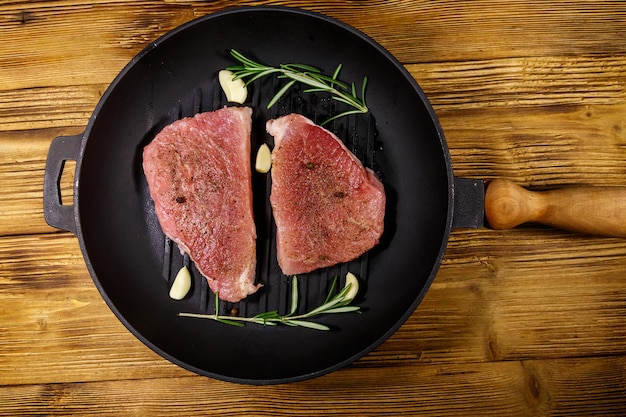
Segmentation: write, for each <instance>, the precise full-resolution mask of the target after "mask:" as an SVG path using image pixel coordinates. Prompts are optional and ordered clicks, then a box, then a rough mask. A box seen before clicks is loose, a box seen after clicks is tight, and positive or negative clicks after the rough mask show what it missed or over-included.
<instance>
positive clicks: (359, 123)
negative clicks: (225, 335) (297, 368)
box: [162, 74, 382, 326]
mask: <svg viewBox="0 0 626 417" xmlns="http://www.w3.org/2000/svg"><path fill="white" fill-rule="evenodd" d="M207 78H209V79H210V81H211V83H210V84H209V85H208V86H207V87H206V88H205V89H204V90H203V89H201V88H197V89H195V90H194V91H193V92H191V93H190V94H188V95H187V96H185V97H184V98H183V99H181V100H180V101H179V102H178V103H177V104H176V105H175V106H173V108H172V109H171V111H170V114H171V120H170V122H174V121H176V120H179V119H181V118H184V117H191V116H193V115H195V114H196V113H199V112H205V111H213V110H216V109H219V108H222V107H224V106H228V105H232V103H228V102H227V101H226V99H225V97H224V94H223V93H222V91H221V87H220V84H219V82H218V81H217V74H214V75H210V74H208V75H207ZM281 86H282V83H281V82H280V81H279V80H278V79H277V78H275V77H268V79H261V80H257V81H255V82H254V83H253V84H251V85H250V86H249V87H248V88H249V90H250V91H249V93H250V94H249V95H250V99H249V102H246V103H245V104H244V105H249V106H251V107H252V108H253V114H252V119H253V123H252V135H251V136H252V155H251V163H252V161H253V157H254V155H255V152H256V149H258V147H259V146H260V145H261V144H262V143H268V144H269V145H271V146H272V147H273V138H272V136H271V135H269V134H268V133H267V132H266V131H265V122H266V121H267V119H265V117H272V118H276V117H280V116H283V115H286V114H289V113H298V114H302V115H304V116H306V117H308V118H309V119H311V120H313V121H314V122H315V123H317V124H321V123H323V122H324V121H325V120H326V119H328V118H329V117H331V116H332V115H333V114H337V113H338V112H341V111H344V107H345V106H346V105H344V104H342V103H336V102H334V101H332V100H331V98H330V95H329V94H323V93H305V92H303V91H302V88H301V86H300V85H297V84H296V85H294V86H293V87H292V88H291V89H290V92H289V93H288V94H286V95H285V96H283V97H282V98H281V99H280V100H279V101H278V102H277V103H276V104H275V106H274V108H272V109H270V110H266V109H265V106H266V104H267V102H268V101H269V99H270V98H271V97H272V96H273V95H274V94H275V93H276V91H278V90H279V89H280V88H281ZM259 109H260V110H259ZM326 128H327V129H329V130H330V131H332V132H333V133H335V134H336V135H337V137H339V139H340V140H342V141H343V142H344V144H345V145H346V147H347V148H348V149H350V151H352V153H354V154H355V156H357V158H359V160H361V162H362V163H363V164H364V165H365V166H366V167H368V168H371V169H375V168H376V167H380V165H381V164H380V163H376V160H379V159H381V156H382V155H381V151H382V146H381V144H380V142H379V141H377V140H376V127H375V122H374V119H373V117H372V116H371V114H364V115H350V116H346V117H343V118H340V119H335V120H334V121H332V122H331V123H329V126H326ZM376 147H377V148H376ZM377 173H378V174H379V175H380V174H382V173H381V171H380V168H378V169H377ZM252 175H253V178H252V181H253V208H254V218H255V224H256V226H257V236H258V238H257V273H256V282H259V283H261V284H263V287H262V288H261V289H259V291H258V292H257V293H256V294H253V295H250V296H248V297H247V298H246V299H244V300H242V301H241V302H238V303H230V302H224V301H220V303H219V312H220V314H221V315H225V316H228V315H231V316H233V315H236V316H240V317H250V316H254V315H256V314H259V313H262V312H265V311H272V310H277V311H278V312H279V314H283V315H284V314H286V313H287V311H288V308H289V306H290V304H289V303H290V298H291V287H290V286H291V277H287V276H284V275H283V274H282V273H281V272H280V269H279V267H278V264H277V261H276V228H275V224H274V221H273V217H272V212H271V206H270V204H269V195H270V190H271V175H270V173H267V174H260V173H257V172H256V171H255V170H254V169H252ZM162 239H163V245H162V247H163V256H162V259H163V276H164V278H165V279H166V280H167V283H168V287H169V286H171V285H172V283H173V281H174V278H175V277H176V274H177V273H178V271H179V269H180V268H181V267H182V266H186V267H187V268H189V269H190V271H191V275H192V279H193V285H192V289H191V290H190V292H189V294H188V296H187V297H186V298H185V299H184V301H182V302H181V303H180V307H181V311H185V312H194V313H205V314H213V313H214V312H215V295H214V294H213V292H212V291H211V290H210V289H209V287H208V284H207V282H206V279H205V278H204V277H203V276H202V275H201V274H200V272H199V271H198V269H197V268H196V267H195V265H194V264H193V262H191V261H190V259H189V256H188V255H186V254H185V255H184V256H183V255H182V254H181V253H180V250H179V249H178V247H177V245H176V243H174V242H173V241H172V240H171V239H169V238H168V237H166V236H162ZM367 263H368V254H367V253H365V254H363V255H362V256H361V257H359V258H358V259H355V260H353V261H351V262H348V263H345V264H340V265H336V266H332V267H328V268H323V269H320V270H317V271H313V272H310V273H308V274H301V275H299V276H298V279H299V283H300V285H299V290H300V291H299V293H300V298H299V303H298V308H299V310H298V312H299V313H300V314H301V313H304V312H306V311H308V310H311V309H312V308H314V307H317V306H318V305H320V304H321V303H323V301H324V299H325V298H326V295H327V293H328V291H329V290H330V287H331V284H332V281H333V280H334V279H335V277H337V278H338V280H337V284H338V288H341V286H343V285H344V283H345V275H346V273H347V272H348V271H350V272H352V273H354V274H356V275H357V276H358V277H359V280H360V282H362V283H364V284H365V283H366V281H367ZM363 287H364V288H365V285H364V286H363ZM357 300H358V299H357ZM181 320H189V319H188V318H181ZM331 326H332V324H331Z"/></svg>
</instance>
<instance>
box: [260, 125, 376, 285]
mask: <svg viewBox="0 0 626 417" xmlns="http://www.w3.org/2000/svg"><path fill="white" fill-rule="evenodd" d="M267 131H268V132H269V133H270V134H271V135H272V136H274V149H273V151H272V191H271V195H270V203H271V205H272V210H273V212H274V219H275V221H276V234H277V238H276V241H277V242H276V246H277V248H276V249H277V257H278V263H279V265H280V267H281V269H282V271H283V273H284V274H286V275H293V274H301V273H305V272H310V271H313V270H315V269H318V268H322V267H327V266H331V265H334V264H337V263H341V262H347V261H350V260H353V259H355V258H357V257H358V256H360V255H361V254H363V253H364V252H366V251H367V250H369V249H371V248H372V247H373V246H374V245H376V244H377V243H378V240H379V238H380V236H381V235H382V233H383V225H384V216H385V191H384V189H383V185H382V184H381V182H380V181H379V180H378V178H376V176H375V175H374V173H373V172H372V171H371V170H370V169H367V168H364V167H363V165H362V164H361V162H360V161H359V160H358V159H357V158H356V157H355V156H354V155H353V154H352V153H351V152H350V151H349V150H348V149H347V148H346V147H345V146H344V144H343V143H342V142H341V141H340V140H339V139H338V138H337V137H336V136H335V135H334V134H332V133H331V132H329V131H328V130H326V129H324V128H322V127H320V126H317V125H315V124H314V123H313V122H312V121H310V120H309V119H307V118H306V117H304V116H300V115H297V114H290V115H288V116H284V117H280V118H278V119H275V120H270V121H268V122H267Z"/></svg>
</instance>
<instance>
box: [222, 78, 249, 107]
mask: <svg viewBox="0 0 626 417" xmlns="http://www.w3.org/2000/svg"><path fill="white" fill-rule="evenodd" d="M233 77H234V74H233V73H232V72H231V71H229V70H221V71H220V72H219V73H218V79H219V82H220V86H221V87H222V90H223V91H224V94H225V95H226V99H227V100H228V101H230V102H232V103H239V104H243V103H244V102H245V101H246V98H247V97H248V89H247V88H246V84H245V83H244V82H243V80H242V79H241V78H238V79H236V80H233Z"/></svg>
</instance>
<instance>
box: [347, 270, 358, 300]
mask: <svg viewBox="0 0 626 417" xmlns="http://www.w3.org/2000/svg"><path fill="white" fill-rule="evenodd" d="M348 285H350V289H349V290H348V292H347V293H346V295H345V297H344V299H345V300H349V301H352V300H353V299H354V297H356V295H357V293H358V292H359V280H358V279H357V278H356V276H355V275H354V274H353V273H352V272H348V273H347V274H346V285H345V286H346V287H347V286H348ZM344 288H345V287H344Z"/></svg>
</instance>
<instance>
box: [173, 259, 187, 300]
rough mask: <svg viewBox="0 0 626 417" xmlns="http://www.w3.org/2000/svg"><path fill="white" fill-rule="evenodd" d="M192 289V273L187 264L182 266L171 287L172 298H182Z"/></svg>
mask: <svg viewBox="0 0 626 417" xmlns="http://www.w3.org/2000/svg"><path fill="white" fill-rule="evenodd" d="M190 289H191V273H190V272H189V269H187V267H186V266H183V267H182V268H180V270H179V271H178V273H177V274H176V278H174V283H173V284H172V287H171V288H170V298H173V299H174V300H182V299H183V298H185V296H186V295H187V293H188V292H189V290H190Z"/></svg>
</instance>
